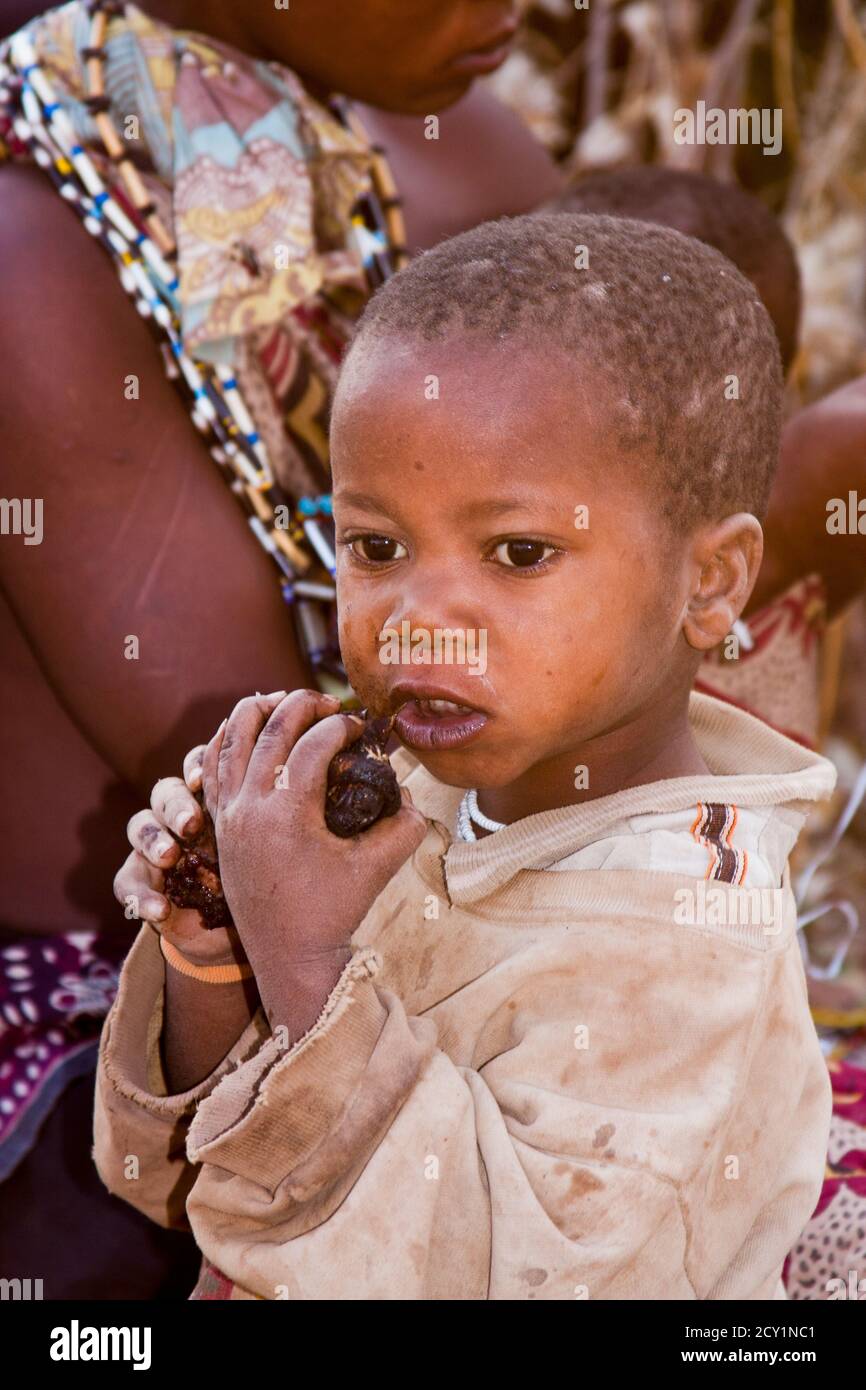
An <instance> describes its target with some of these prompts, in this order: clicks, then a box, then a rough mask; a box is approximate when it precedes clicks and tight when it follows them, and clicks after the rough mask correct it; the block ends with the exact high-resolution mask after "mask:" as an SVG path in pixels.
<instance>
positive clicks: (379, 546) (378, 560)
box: [350, 536, 407, 565]
mask: <svg viewBox="0 0 866 1390" xmlns="http://www.w3.org/2000/svg"><path fill="white" fill-rule="evenodd" d="M350 546H351V549H352V550H353V551H354V553H355V554H356V555H357V556H358V557H359V558H360V559H362V560H366V561H367V562H368V564H373V565H375V564H387V563H388V561H390V560H402V559H403V556H404V555H405V554H406V553H407V552H406V547H405V545H401V544H400V542H399V541H395V540H392V539H391V537H390V536H355V538H354V540H352V541H350Z"/></svg>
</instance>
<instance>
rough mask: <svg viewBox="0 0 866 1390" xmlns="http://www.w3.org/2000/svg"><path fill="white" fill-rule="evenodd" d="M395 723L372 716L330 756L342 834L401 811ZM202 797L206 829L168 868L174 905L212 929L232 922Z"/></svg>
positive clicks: (332, 802)
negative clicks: (392, 748) (393, 749)
mask: <svg viewBox="0 0 866 1390" xmlns="http://www.w3.org/2000/svg"><path fill="white" fill-rule="evenodd" d="M364 713H365V714H366V711H364ZM393 724H394V720H393V717H392V718H391V719H368V720H367V723H366V727H365V728H364V730H363V732H362V733H361V736H360V738H358V739H357V740H356V741H355V742H354V743H352V744H350V745H349V747H348V748H342V749H341V750H340V752H339V753H336V754H335V755H334V757H333V758H332V759H331V762H330V764H329V766H328V789H327V793H326V796H325V824H326V825H327V827H328V829H329V830H330V831H331V832H332V834H334V835H339V836H340V838H341V839H348V837H349V836H351V835H360V834H361V833H362V831H364V830H368V829H369V828H370V826H371V825H373V824H375V822H376V821H378V820H381V819H382V817H383V816H393V815H396V813H397V812H398V811H399V810H400V807H401V805H402V801H401V797H400V784H399V783H398V781H397V774H396V773H395V772H394V769H393V767H392V766H391V761H390V759H389V757H388V754H387V753H386V752H385V746H386V744H387V742H388V739H389V738H390V735H391V729H392V728H393ZM197 800H198V802H199V804H200V805H201V806H202V810H203V812H204V819H205V825H204V829H203V830H202V832H201V834H200V835H197V836H196V838H195V840H194V841H192V843H191V844H189V845H188V846H187V848H186V849H185V851H184V853H183V854H182V855H181V857H180V859H179V860H178V861H177V863H176V864H175V865H174V867H173V868H172V869H169V870H168V871H167V872H166V875H165V895H166V897H167V898H168V899H169V901H170V902H172V903H174V905H175V907H187V908H195V909H196V911H198V912H199V913H200V914H201V917H202V922H203V925H204V927H205V928H206V929H207V930H208V931H213V930H214V928H216V927H230V926H231V925H232V917H231V913H230V911H229V906H228V903H227V902H226V900H225V898H224V896H223V891H222V884H221V883H220V877H219V861H218V858H217V850H216V837H215V835H214V827H213V821H212V820H211V818H210V816H209V815H208V812H207V810H206V809H205V807H204V804H203V800H202V797H201V795H199V796H198V797H197Z"/></svg>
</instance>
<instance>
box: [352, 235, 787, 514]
mask: <svg viewBox="0 0 866 1390" xmlns="http://www.w3.org/2000/svg"><path fill="white" fill-rule="evenodd" d="M579 266H583V267H584V268H578V267H579ZM392 338H397V339H404V340H406V339H408V340H409V341H410V342H412V341H417V342H419V343H424V342H430V341H434V340H439V341H441V340H445V339H461V338H462V339H467V340H469V341H470V342H471V343H472V344H474V345H475V346H477V349H478V351H479V352H483V350H484V345H485V343H490V344H494V343H497V344H498V343H500V342H501V341H502V340H509V341H510V342H513V344H514V350H515V352H522V353H525V354H527V355H534V354H537V355H540V356H542V358H543V355H544V354H545V352H548V353H549V352H550V350H551V348H558V349H560V350H561V351H562V352H564V353H565V354H566V355H567V357H568V358H570V359H571V360H572V361H573V363H574V371H575V376H576V379H579V376H580V374H581V372H586V371H587V370H589V371H592V372H593V373H594V375H595V377H596V378H600V379H601V381H602V382H603V383H604V384H606V385H607V387H608V390H607V392H606V395H605V405H606V406H607V405H608V404H609V409H610V423H611V428H612V430H613V431H614V432H615V436H614V437H615V440H616V443H617V446H618V448H619V449H620V451H621V455H622V469H623V474H624V476H627V475H628V474H629V473H632V474H633V475H634V476H638V475H643V476H645V477H646V478H647V480H648V482H649V483H650V484H651V486H652V490H653V496H654V497H655V498H657V499H658V503H659V506H660V511H661V513H662V514H663V515H664V516H665V517H666V518H667V519H668V520H670V521H672V522H674V523H675V524H676V525H687V526H689V527H694V526H696V525H698V524H700V523H701V522H703V521H715V520H720V519H721V518H722V517H723V516H727V515H730V514H732V513H734V512H740V511H747V512H751V513H752V514H753V515H755V516H757V517H758V518H759V519H760V518H762V517H763V516H764V514H765V511H766V505H767V500H768V496H769V491H770V486H771V483H772V477H773V473H774V470H775V466H776V463H777V460H778V453H779V433H780V426H781V404H782V370H781V363H780V359H779V347H778V344H777V342H776V335H775V332H774V330H773V325H772V323H771V322H770V318H769V315H768V314H767V311H766V309H765V308H764V306H763V304H762V302H761V299H760V297H759V295H758V293H757V291H756V289H755V286H754V285H753V284H752V283H751V282H750V281H749V280H747V279H746V278H745V276H743V275H741V274H740V272H739V271H738V270H737V269H736V268H735V267H734V266H733V265H731V263H730V261H729V260H727V259H726V257H724V256H722V255H721V254H720V253H719V252H718V251H715V250H713V249H712V248H711V247H709V246H705V245H704V244H703V243H701V242H700V241H696V240H695V239H694V238H693V237H688V236H683V235H682V234H681V233H680V232H675V231H672V230H671V229H669V228H667V227H660V226H656V225H654V224H651V223H649V222H636V221H632V220H630V219H624V218H616V217H593V216H579V215H570V214H567V213H548V214H542V215H539V214H531V215H528V216H524V217H513V218H502V219H500V220H499V221H496V222H487V223H484V224H482V225H481V226H479V227H475V228H473V230H472V231H469V232H463V233H462V234H461V235H459V236H456V237H452V238H450V239H449V240H447V241H444V242H441V243H440V244H439V245H438V246H436V247H434V248H433V249H432V250H430V251H427V252H425V253H423V254H422V255H420V256H419V257H417V259H415V260H414V261H413V262H412V263H411V264H410V265H409V266H408V267H407V268H406V269H405V270H401V271H400V272H399V273H398V274H397V275H395V276H394V277H392V279H391V280H389V281H388V282H387V283H386V284H385V285H383V286H382V288H381V289H379V290H378V291H377V293H376V294H375V295H374V296H373V297H372V299H371V300H370V301H369V303H368V304H367V307H366V308H365V310H364V313H363V314H362V316H361V318H360V320H359V322H358V325H357V328H356V332H355V336H354V338H353V341H352V345H351V348H350V351H349V358H351V357H353V356H354V355H355V354H356V353H358V352H359V351H362V350H363V347H364V345H365V344H367V345H372V343H373V341H374V340H376V341H378V342H383V341H384V342H387V341H388V340H389V339H392ZM347 360H348V359H347ZM567 370H570V368H567Z"/></svg>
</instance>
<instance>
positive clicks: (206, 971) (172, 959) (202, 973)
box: [159, 936, 253, 985]
mask: <svg viewBox="0 0 866 1390" xmlns="http://www.w3.org/2000/svg"><path fill="white" fill-rule="evenodd" d="M159 948H160V950H161V951H162V954H163V957H164V958H165V959H166V960H167V961H168V963H169V965H171V966H173V968H174V969H175V970H177V971H178V972H179V973H180V974H181V975H188V976H189V977H190V979H191V980H199V981H200V982H201V983H202V984H203V985H233V984H236V983H237V982H238V981H240V980H248V979H249V978H250V976H251V975H252V973H253V968H252V966H251V965H238V964H237V963H232V964H231V965H193V963H192V961H189V960H187V958H186V956H184V955H182V954H181V952H180V951H179V950H178V949H177V947H176V946H173V945H172V943H171V942H170V941H166V939H165V937H164V936H160V938H159Z"/></svg>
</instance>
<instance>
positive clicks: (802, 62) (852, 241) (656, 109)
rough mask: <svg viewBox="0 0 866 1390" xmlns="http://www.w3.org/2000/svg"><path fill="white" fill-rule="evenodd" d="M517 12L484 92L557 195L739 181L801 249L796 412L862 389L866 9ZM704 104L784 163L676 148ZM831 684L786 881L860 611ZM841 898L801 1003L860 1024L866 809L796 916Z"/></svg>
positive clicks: (601, 0) (714, 4) (738, 151)
mask: <svg viewBox="0 0 866 1390" xmlns="http://www.w3.org/2000/svg"><path fill="white" fill-rule="evenodd" d="M524 12H525V13H524V20H525V23H524V28H523V32H522V36H521V41H520V45H519V47H518V48H517V49H516V51H515V52H514V53H513V54H512V56H511V57H510V58H509V60H508V62H507V63H506V64H505V65H504V67H503V68H502V69H500V71H499V72H498V73H496V74H495V75H494V76H493V77H492V78H490V79H489V84H490V85H491V87H492V88H493V90H494V91H495V92H496V94H497V95H498V96H499V97H500V99H501V100H503V101H504V102H506V104H508V105H509V106H511V107H513V108H514V109H515V110H516V111H517V112H518V113H519V114H520V115H521V116H522V117H523V119H524V120H525V121H526V123H527V124H528V125H529V127H530V128H531V129H532V130H533V131H534V133H535V134H536V136H537V137H538V138H539V139H540V140H541V141H542V143H543V144H545V145H546V146H547V148H548V149H549V150H550V151H551V152H552V153H553V154H554V156H555V157H556V159H557V160H558V161H559V162H560V163H561V165H562V166H563V167H564V169H565V170H566V171H567V174H568V176H569V178H570V179H571V178H573V179H577V178H579V177H580V175H581V174H583V173H586V172H588V171H589V170H592V169H598V168H616V167H621V166H624V165H631V164H636V163H651V164H661V165H668V166H670V167H672V168H680V169H682V168H686V169H695V170H699V171H701V172H703V173H708V174H712V175H714V176H715V177H716V178H719V179H722V180H737V181H739V182H740V183H741V184H742V185H743V186H744V187H746V188H748V189H749V190H751V191H752V192H754V193H756V194H758V195H759V196H760V197H761V198H762V199H763V200H764V201H765V202H766V204H767V205H768V206H769V207H770V208H771V209H772V210H773V211H774V212H775V213H776V214H777V216H778V217H779V218H780V219H781V221H782V223H783V225H784V227H785V230H786V231H787V233H788V235H789V237H790V238H791V240H792V242H793V243H794V245H795V247H796V249H797V255H798V259H799V263H800V269H801V272H802V277H803V312H802V317H801V324H800V351H799V353H798V355H797V358H796V361H795V362H794V365H793V369H792V373H791V383H790V408H792V409H793V408H796V406H797V404H806V403H808V402H810V401H812V400H815V399H817V398H819V397H820V396H823V395H825V394H826V393H827V392H828V391H830V390H832V389H833V388H834V387H836V386H839V385H841V384H842V383H844V382H846V381H849V380H851V379H852V378H853V377H856V376H860V375H863V374H866V2H864V0H588V6H587V8H585V9H579V8H577V7H576V5H575V3H574V0H527V2H526V4H525V5H524ZM699 99H701V100H703V101H705V102H706V103H707V106H708V107H711V106H715V107H721V108H722V109H724V110H728V109H729V108H731V107H746V108H750V107H758V108H763V107H768V108H770V109H774V108H779V109H780V110H781V111H782V132H783V141H782V149H781V151H780V153H779V154H778V155H775V156H772V155H764V154H763V153H762V151H761V149H760V148H759V147H755V146H748V145H746V146H731V145H678V144H676V143H675V141H674V138H673V132H674V112H675V111H676V110H677V109H678V108H680V107H688V108H691V109H694V108H695V104H696V102H697V101H698V100H699ZM864 462H866V461H864ZM862 476H863V474H862V473H861V474H860V477H861V478H862ZM856 481H857V480H854V481H853V482H852V486H853V485H855V484H856ZM861 490H862V489H861ZM831 685H834V686H835V691H834V694H835V700H836V704H835V714H834V717H833V720H832V724H831V727H830V728H829V730H828V735H827V738H826V739H825V741H824V744H823V751H824V752H825V753H826V754H827V755H828V756H830V757H831V758H832V759H833V761H834V762H835V764H836V766H837V768H838V770H839V788H838V791H837V794H836V796H835V798H834V800H833V802H832V804H831V805H830V806H829V807H827V808H824V809H822V810H821V811H820V812H818V813H817V814H815V815H813V817H812V818H811V819H810V824H809V828H808V831H807V834H806V836H805V837H804V839H803V841H801V845H800V847H799V850H798V854H797V857H796V859H795V863H794V868H795V870H796V868H797V867H798V866H799V867H800V868H801V869H802V867H803V864H804V863H805V862H806V861H807V860H808V858H809V857H810V856H811V855H812V854H814V853H815V852H816V851H817V850H818V849H820V847H821V845H822V844H824V843H825V842H826V840H827V837H828V836H829V834H830V832H831V830H832V827H833V825H834V822H835V820H836V818H837V817H838V815H839V814H840V812H841V810H842V808H843V806H844V803H845V800H846V799H847V796H848V795H849V793H850V790H851V788H852V787H853V786H854V784H855V781H856V779H857V776H858V773H859V771H860V769H861V767H862V766H863V764H864V760H866V608H864V602H863V600H862V599H861V601H860V602H859V603H858V604H857V605H856V606H855V608H854V610H853V611H852V612H850V613H849V614H848V615H847V617H846V619H845V622H844V646H843V648H842V655H841V659H840V660H839V663H838V683H836V682H835V681H834V680H833V679H832V677H831ZM840 898H841V899H842V900H844V901H847V902H849V903H851V904H852V905H853V906H854V908H855V909H856V911H857V912H858V914H859V919H860V923H861V925H860V928H859V931H858V932H857V935H856V937H855V938H854V941H853V943H852V945H851V947H850V949H849V952H848V957H847V960H846V963H845V966H844V968H843V971H842V974H841V975H840V977H839V978H838V980H836V981H835V982H834V983H821V982H818V981H816V980H810V993H811V995H812V998H813V1003H817V1004H819V1005H820V1004H824V1005H828V1006H834V1007H838V1008H843V1009H847V1010H852V1009H860V1010H863V1011H864V1017H866V806H861V808H860V811H859V812H858V814H857V815H856V816H855V819H854V821H853V823H852V824H851V826H850V828H849V829H848V831H847V832H846V834H845V835H844V837H843V838H842V840H841V843H840V844H839V846H838V847H837V848H835V849H834V851H833V853H832V854H831V855H830V856H829V857H828V859H827V862H826V863H825V864H824V865H823V866H822V867H821V868H820V869H819V870H818V872H817V873H816V874H815V877H814V879H813V882H812V885H811V888H810V891H809V894H808V896H807V898H806V905H807V906H815V905H817V904H819V903H827V902H831V901H834V900H836V899H840ZM844 931H845V923H844V921H843V918H842V916H841V914H840V913H839V912H837V911H834V912H831V913H829V914H828V915H827V916H826V917H825V918H823V919H822V920H821V922H819V923H816V924H815V926H813V927H809V928H807V931H806V938H807V940H808V942H809V949H810V954H812V955H813V956H814V958H815V960H816V962H817V963H818V964H819V966H820V965H821V964H824V965H826V964H827V963H828V961H829V960H830V959H831V957H832V955H833V952H834V950H835V948H836V947H837V945H838V944H839V942H840V941H841V940H842V938H843V936H844Z"/></svg>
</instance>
